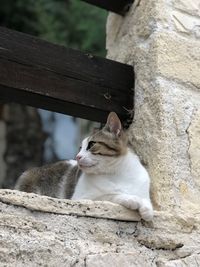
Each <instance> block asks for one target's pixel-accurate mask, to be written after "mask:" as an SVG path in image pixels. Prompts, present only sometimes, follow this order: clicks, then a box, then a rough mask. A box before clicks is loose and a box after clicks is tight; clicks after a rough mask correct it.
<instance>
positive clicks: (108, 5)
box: [82, 0, 134, 15]
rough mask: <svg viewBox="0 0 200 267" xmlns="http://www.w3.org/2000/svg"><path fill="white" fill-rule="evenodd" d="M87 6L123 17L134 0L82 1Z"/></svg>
mask: <svg viewBox="0 0 200 267" xmlns="http://www.w3.org/2000/svg"><path fill="white" fill-rule="evenodd" d="M82 1H84V2H87V3H89V4H92V5H95V6H98V7H101V8H103V9H106V10H108V11H112V12H114V13H117V14H120V15H124V14H125V13H126V12H127V11H128V10H129V8H130V6H131V5H132V3H133V2H134V0H82Z"/></svg>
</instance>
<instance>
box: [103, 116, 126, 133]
mask: <svg viewBox="0 0 200 267" xmlns="http://www.w3.org/2000/svg"><path fill="white" fill-rule="evenodd" d="M106 128H107V129H108V130H109V132H111V133H113V134H114V135H115V136H117V137H120V135H121V131H122V124H121V121H120V119H119V118H118V116H117V114H116V113H115V112H110V114H109V115H108V118H107V122H106Z"/></svg>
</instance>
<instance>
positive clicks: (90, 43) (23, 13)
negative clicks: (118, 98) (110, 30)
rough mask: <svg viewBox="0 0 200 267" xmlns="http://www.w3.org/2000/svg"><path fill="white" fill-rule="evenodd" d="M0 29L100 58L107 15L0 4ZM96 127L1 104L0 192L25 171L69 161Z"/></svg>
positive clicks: (41, 1) (21, 1) (71, 5)
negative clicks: (0, 27)
mask: <svg viewBox="0 0 200 267" xmlns="http://www.w3.org/2000/svg"><path fill="white" fill-rule="evenodd" d="M0 3H1V5H0V26H4V27H8V28H10V29H13V30H17V31H21V32H24V33H28V34H32V35H34V36H38V37H39V38H41V39H44V40H47V41H50V42H53V43H56V44H60V45H63V46H66V47H70V48H74V49H78V50H81V51H83V52H89V53H92V54H94V55H98V56H103V57H104V56H105V54H106V51H105V24H106V17H107V12H106V11H105V10H101V9H99V8H96V7H94V6H92V5H89V4H87V3H84V2H81V1H79V0H36V1H35V0H15V1H13V0H0ZM93 127H98V124H95V123H93V122H90V121H87V120H82V119H79V118H74V117H70V116H67V115H63V114H59V113H55V112H50V111H46V110H42V109H36V108H33V107H29V106H22V105H19V104H15V103H6V104H5V103H2V102H1V100H0V188H13V186H14V184H15V181H16V179H17V178H18V176H19V175H20V174H21V173H22V172H23V171H24V170H26V169H28V168H31V167H34V166H41V165H43V164H45V163H49V162H55V161H57V160H60V159H73V158H74V156H75V154H76V153H77V151H78V147H79V145H80V141H81V140H82V138H83V137H84V136H85V135H87V134H88V133H89V132H90V131H91V129H92V128H93Z"/></svg>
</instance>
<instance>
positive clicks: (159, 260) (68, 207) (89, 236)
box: [0, 190, 200, 267]
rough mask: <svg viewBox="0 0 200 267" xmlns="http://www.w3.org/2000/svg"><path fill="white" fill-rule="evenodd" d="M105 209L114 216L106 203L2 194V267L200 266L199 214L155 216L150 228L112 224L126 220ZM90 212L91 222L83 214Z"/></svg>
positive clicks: (121, 210) (128, 223) (135, 223)
mask: <svg viewBox="0 0 200 267" xmlns="http://www.w3.org/2000/svg"><path fill="white" fill-rule="evenodd" d="M44 206H45V207H44ZM72 206H73V209H74V211H73V213H72ZM92 206H93V207H92ZM105 207H107V210H110V211H111V210H113V204H112V203H109V202H102V203H100V202H98V203H96V202H94V203H92V202H87V201H84V202H80V201H79V202H75V201H66V200H58V199H53V198H49V197H45V196H44V197H40V196H37V195H34V194H27V193H22V192H17V191H11V190H0V266H6V267H11V266H17V267H18V266H20V267H21V266H52V267H53V266H61V267H62V266H69V267H72V266H76V267H95V266H98V267H110V266H115V267H122V266H129V267H132V266H133V267H141V266H145V267H148V266H155V267H156V266H159V265H158V264H160V266H179V265H169V264H176V262H178V263H179V262H181V263H182V262H183V263H185V262H186V263H188V264H187V266H196V265H189V264H190V263H192V264H193V263H194V262H195V260H197V261H198V262H199V256H198V253H199V245H200V244H199V243H200V241H199V232H200V219H199V217H198V214H195V213H194V214H193V216H188V215H187V214H186V213H179V215H177V212H176V211H174V212H173V213H166V212H156V213H155V218H154V220H153V221H152V222H149V223H146V222H144V221H134V220H135V219H134V218H133V222H131V221H119V220H116V211H117V209H118V212H119V213H121V216H122V215H123V214H124V218H123V219H124V220H126V217H127V210H126V209H125V208H123V207H121V206H119V205H115V208H114V212H113V215H112V214H110V217H111V218H112V219H106V218H105V217H106V216H104V213H105V212H106V210H105ZM44 209H45V212H44ZM90 209H91V210H92V217H90V215H91V214H90V213H88V214H86V213H85V212H84V211H85V210H90ZM133 217H134V216H133ZM129 219H130V218H129ZM188 237H189V238H188ZM180 266H182V265H180ZM183 266H184V265H183Z"/></svg>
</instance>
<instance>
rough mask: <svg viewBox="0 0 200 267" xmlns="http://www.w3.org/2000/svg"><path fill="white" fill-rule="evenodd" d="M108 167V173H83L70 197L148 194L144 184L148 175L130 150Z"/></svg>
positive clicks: (92, 197) (94, 197)
mask: <svg viewBox="0 0 200 267" xmlns="http://www.w3.org/2000/svg"><path fill="white" fill-rule="evenodd" d="M107 168H108V166H107ZM110 168H112V172H111V173H108V174H90V175H89V174H85V173H83V174H82V175H81V177H80V179H79V182H78V184H77V186H76V189H75V192H74V195H73V196H72V199H92V200H97V199H98V200H99V199H106V195H117V194H134V195H138V196H143V195H144V194H145V195H146V194H148V190H146V189H145V188H146V186H144V185H149V176H148V174H147V172H146V170H145V169H144V167H143V166H142V165H141V163H140V161H139V159H138V157H137V156H136V155H134V154H133V153H132V152H130V151H129V152H128V153H127V155H125V156H123V158H120V160H119V161H118V162H117V161H116V162H115V164H113V165H112V166H110ZM147 187H148V186H147ZM146 191H147V192H146Z"/></svg>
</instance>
